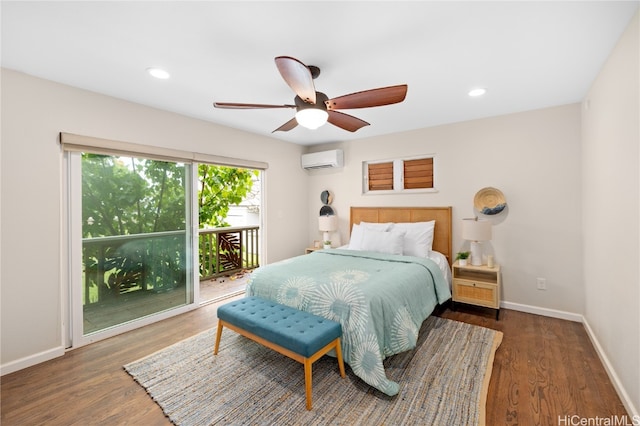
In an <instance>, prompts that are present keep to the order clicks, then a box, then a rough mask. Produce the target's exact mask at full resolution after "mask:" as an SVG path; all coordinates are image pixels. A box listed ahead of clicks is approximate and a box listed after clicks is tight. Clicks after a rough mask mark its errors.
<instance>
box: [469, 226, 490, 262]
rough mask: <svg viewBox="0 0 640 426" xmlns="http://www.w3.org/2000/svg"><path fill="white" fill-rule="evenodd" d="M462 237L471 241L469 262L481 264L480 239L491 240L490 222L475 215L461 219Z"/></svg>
mask: <svg viewBox="0 0 640 426" xmlns="http://www.w3.org/2000/svg"><path fill="white" fill-rule="evenodd" d="M462 238H463V239H465V240H468V241H471V264H472V265H474V266H480V265H482V241H489V240H491V222H489V221H488V220H483V219H478V218H477V217H476V218H471V219H462Z"/></svg>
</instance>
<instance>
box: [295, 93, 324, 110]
mask: <svg viewBox="0 0 640 426" xmlns="http://www.w3.org/2000/svg"><path fill="white" fill-rule="evenodd" d="M328 100H329V97H328V96H327V95H325V94H324V93H322V92H316V103H315V104H310V103H307V102H305V101H304V100H302V98H301V97H300V96H296V97H295V99H294V100H293V101H294V103H295V104H296V111H300V110H303V109H309V108H316V109H319V110H322V111H326V110H327V104H326V101H328Z"/></svg>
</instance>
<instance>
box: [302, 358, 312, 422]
mask: <svg viewBox="0 0 640 426" xmlns="http://www.w3.org/2000/svg"><path fill="white" fill-rule="evenodd" d="M312 365H313V362H312V361H311V360H310V359H309V358H305V359H304V390H305V393H306V395H307V410H311V404H312V401H311V399H312V396H313V395H312V393H311V392H312V391H311V388H312V385H311V377H312V373H311V366H312Z"/></svg>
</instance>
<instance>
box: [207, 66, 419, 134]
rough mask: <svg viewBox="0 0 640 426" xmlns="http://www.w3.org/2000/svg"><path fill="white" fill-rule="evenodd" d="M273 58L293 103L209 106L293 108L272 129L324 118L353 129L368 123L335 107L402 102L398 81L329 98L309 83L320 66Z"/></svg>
mask: <svg viewBox="0 0 640 426" xmlns="http://www.w3.org/2000/svg"><path fill="white" fill-rule="evenodd" d="M275 61H276V67H278V71H280V75H282V78H283V79H284V81H285V82H286V83H287V84H288V85H289V87H291V89H293V91H294V92H295V94H296V97H295V98H294V100H293V102H294V104H285V105H268V104H243V103H231V102H214V104H213V106H214V107H216V108H227V109H260V108H295V109H296V115H295V117H294V118H292V119H291V120H289V121H287V122H286V123H284V124H283V125H282V126H280V127H278V128H277V129H275V130H274V131H273V132H278V131H281V132H287V131H289V130H291V129H293V128H295V127H296V126H297V125H298V124H300V125H301V126H303V127H306V128H308V129H317V128H318V127H320V126H322V125H323V124H324V123H326V122H327V121H328V122H329V123H331V124H333V125H334V126H337V127H340V128H341V129H344V130H348V131H350V132H355V131H356V130H358V129H360V128H362V127H364V126H368V125H369V123H367V122H366V121H364V120H361V119H359V118H357V117H354V116H352V115H349V114H345V113H343V112H340V111H337V110H339V109H355V108H369V107H377V106H383V105H390V104H395V103H398V102H402V101H403V100H404V98H405V96H406V95H407V85H406V84H401V85H398V86H389V87H381V88H378V89H371V90H365V91H362V92H356V93H351V94H349V95H344V96H339V97H337V98H332V99H329V98H328V96H327V95H325V94H324V93H322V92H317V91H316V89H315V86H314V84H313V80H314V79H315V78H317V77H318V76H319V75H320V68H318V67H316V66H313V65H308V66H307V65H305V64H303V63H302V62H300V61H299V60H297V59H296V58H292V57H290V56H278V57H276V58H275ZM273 132H272V133H273Z"/></svg>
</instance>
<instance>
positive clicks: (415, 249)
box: [391, 220, 436, 258]
mask: <svg viewBox="0 0 640 426" xmlns="http://www.w3.org/2000/svg"><path fill="white" fill-rule="evenodd" d="M435 226H436V221H435V220H431V221H429V222H414V223H409V222H406V223H394V224H393V227H392V228H391V230H392V231H393V230H396V229H397V230H399V231H404V232H405V235H404V246H403V254H404V255H405V256H416V257H423V258H424V257H427V256H429V252H431V250H432V246H433V231H434V229H435Z"/></svg>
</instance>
